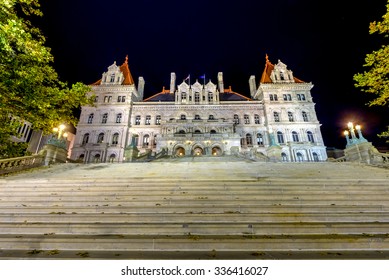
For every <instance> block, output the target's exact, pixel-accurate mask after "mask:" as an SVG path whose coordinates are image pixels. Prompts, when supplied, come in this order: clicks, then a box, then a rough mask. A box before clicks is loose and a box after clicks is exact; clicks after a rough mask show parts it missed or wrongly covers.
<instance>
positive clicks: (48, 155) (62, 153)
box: [39, 144, 68, 166]
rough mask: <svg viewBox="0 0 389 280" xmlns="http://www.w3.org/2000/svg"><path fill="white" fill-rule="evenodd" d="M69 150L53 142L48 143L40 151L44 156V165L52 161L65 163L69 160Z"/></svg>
mask: <svg viewBox="0 0 389 280" xmlns="http://www.w3.org/2000/svg"><path fill="white" fill-rule="evenodd" d="M67 153H68V151H67V150H66V149H64V148H62V147H58V146H55V145H53V144H46V145H44V146H43V148H42V150H41V151H40V152H39V154H40V155H43V156H44V165H46V166H47V165H49V164H52V163H64V162H66V160H67Z"/></svg>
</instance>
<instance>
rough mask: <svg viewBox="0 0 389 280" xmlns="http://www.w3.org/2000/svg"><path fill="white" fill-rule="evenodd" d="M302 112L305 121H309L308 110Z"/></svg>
mask: <svg viewBox="0 0 389 280" xmlns="http://www.w3.org/2000/svg"><path fill="white" fill-rule="evenodd" d="M301 114H302V115H303V121H305V122H307V121H309V120H308V114H307V112H304V111H303V112H302V113H301Z"/></svg>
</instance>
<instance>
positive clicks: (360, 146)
mask: <svg viewBox="0 0 389 280" xmlns="http://www.w3.org/2000/svg"><path fill="white" fill-rule="evenodd" d="M375 150H377V149H376V148H375V147H374V146H373V144H372V143H371V142H362V143H355V144H352V145H348V147H346V149H345V150H344V155H345V157H346V161H357V162H363V163H368V164H369V163H372V162H373V161H374V155H373V153H374V151H375Z"/></svg>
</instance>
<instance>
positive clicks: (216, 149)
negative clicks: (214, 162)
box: [211, 144, 223, 157]
mask: <svg viewBox="0 0 389 280" xmlns="http://www.w3.org/2000/svg"><path fill="white" fill-rule="evenodd" d="M211 155H212V156H216V157H219V156H222V155H223V149H222V148H221V146H220V145H219V144H215V145H212V147H211Z"/></svg>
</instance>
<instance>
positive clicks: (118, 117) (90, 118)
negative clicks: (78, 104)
mask: <svg viewBox="0 0 389 280" xmlns="http://www.w3.org/2000/svg"><path fill="white" fill-rule="evenodd" d="M94 117H95V114H93V113H91V114H89V116H88V123H89V124H91V123H93V119H94ZM122 117H123V114H122V113H119V114H116V117H115V123H121V122H122ZM107 122H108V113H104V114H103V115H102V116H101V123H107Z"/></svg>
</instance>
